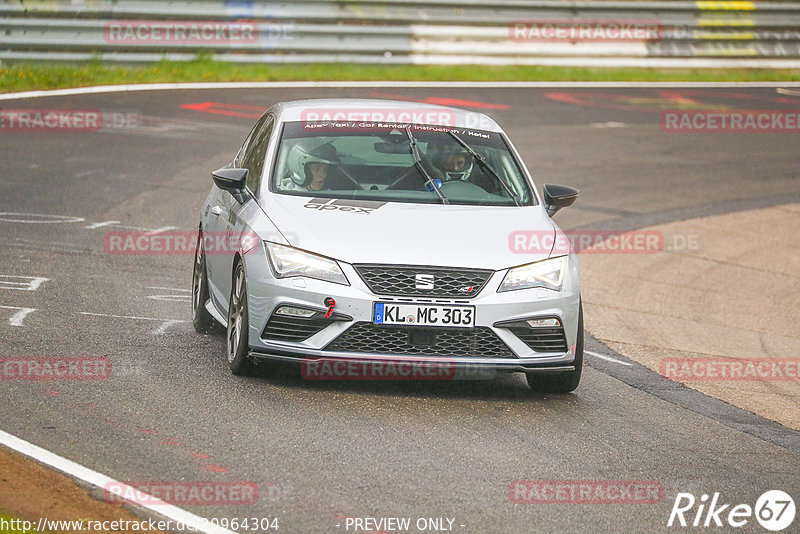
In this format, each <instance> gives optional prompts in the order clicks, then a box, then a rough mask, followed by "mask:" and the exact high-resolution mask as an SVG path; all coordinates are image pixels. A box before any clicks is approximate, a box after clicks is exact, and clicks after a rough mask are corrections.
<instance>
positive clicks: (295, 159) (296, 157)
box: [286, 142, 341, 187]
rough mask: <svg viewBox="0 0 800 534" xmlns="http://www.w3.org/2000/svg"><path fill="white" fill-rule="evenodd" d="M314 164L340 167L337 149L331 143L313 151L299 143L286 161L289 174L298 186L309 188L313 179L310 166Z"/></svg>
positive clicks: (291, 150) (290, 151)
mask: <svg viewBox="0 0 800 534" xmlns="http://www.w3.org/2000/svg"><path fill="white" fill-rule="evenodd" d="M312 163H323V164H325V165H338V164H339V163H341V161H340V160H339V155H338V154H337V153H336V148H335V147H334V146H333V145H332V144H330V143H329V142H326V143H324V144H322V145H319V146H317V147H314V148H312V149H309V148H307V147H305V146H303V145H302V144H301V143H297V144H296V145H294V146H293V147H292V148H291V149H290V150H289V155H288V157H287V161H286V167H287V174H288V175H289V177H290V178H291V179H292V181H293V182H294V183H296V184H297V185H299V186H301V187H307V186H308V184H310V183H311V178H312V176H311V171H310V170H309V168H308V166H309V165H311V164H312Z"/></svg>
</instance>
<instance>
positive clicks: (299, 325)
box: [261, 313, 333, 342]
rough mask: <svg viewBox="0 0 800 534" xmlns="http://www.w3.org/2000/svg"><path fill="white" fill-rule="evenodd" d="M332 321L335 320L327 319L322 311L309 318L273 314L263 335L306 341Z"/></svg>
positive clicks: (271, 337)
mask: <svg viewBox="0 0 800 534" xmlns="http://www.w3.org/2000/svg"><path fill="white" fill-rule="evenodd" d="M331 323H333V321H332V320H331V319H325V318H324V317H323V314H322V313H318V314H317V315H315V316H314V317H311V318H308V319H304V318H302V317H289V316H284V315H275V314H272V317H270V318H269V321H268V322H267V326H266V327H264V332H263V333H262V334H261V337H262V338H263V339H272V340H276V341H293V342H299V341H305V340H306V339H308V338H310V337H311V336H313V335H314V334H316V333H317V332H319V331H320V330H322V329H323V328H325V327H326V326H328V325H330V324H331Z"/></svg>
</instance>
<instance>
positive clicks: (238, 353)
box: [227, 261, 255, 376]
mask: <svg viewBox="0 0 800 534" xmlns="http://www.w3.org/2000/svg"><path fill="white" fill-rule="evenodd" d="M249 329H250V323H249V320H248V314H247V279H246V278H245V273H244V263H242V262H241V261H239V262H237V263H236V267H235V268H234V269H233V284H232V286H231V298H230V300H229V301H228V335H227V338H228V366H229V367H230V369H231V373H233V374H235V375H240V376H247V375H251V374H253V371H254V367H255V366H254V365H253V361H252V360H251V359H250V357H249V356H248V355H247V353H248V351H249V350H250V346H249V342H248V339H249V338H248V331H249Z"/></svg>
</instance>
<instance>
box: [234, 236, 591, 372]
mask: <svg viewBox="0 0 800 534" xmlns="http://www.w3.org/2000/svg"><path fill="white" fill-rule="evenodd" d="M244 260H245V268H246V272H247V283H248V309H249V319H250V325H249V326H250V328H249V339H250V355H251V356H252V357H254V358H261V359H269V360H274V361H295V362H297V361H303V360H306V361H309V360H311V361H316V360H325V359H333V360H346V361H352V362H362V363H363V362H384V363H386V362H409V361H416V362H419V361H424V362H425V363H429V364H433V365H436V364H447V365H451V366H456V367H462V366H463V367H472V368H474V367H486V368H490V369H495V370H498V371H509V372H512V371H522V372H533V371H569V370H572V369H573V368H574V367H573V365H572V364H573V361H574V359H575V344H576V340H577V328H578V309H579V305H580V292H579V271H578V262H577V258H576V257H575V256H574V255H573V256H571V257H570V262H569V270H568V273H567V277H566V281H565V285H564V289H563V290H562V291H559V292H556V291H551V290H547V289H538V288H537V289H524V290H519V291H509V292H503V293H498V292H497V288H498V287H499V285H500V283H501V282H502V280H503V277H504V276H505V274H506V272H507V271H506V270H501V271H497V272H495V273H494V274H493V275H492V276H491V277H490V278H489V280H488V282H487V283H486V285H485V286H484V288H483V289H482V290H481V292H480V293H479V294H478V295H477V296H475V297H473V298H470V299H440V298H417V297H384V296H379V295H376V294H375V293H373V292H372V291H370V289H369V287H368V286H367V285H366V284H365V283H364V281H363V280H362V279H361V277H360V276H359V275H358V273H357V272H356V270H355V268H354V267H353V266H352V265H349V264H346V263H343V262H339V264H340V266H341V268H342V271H343V272H344V274H345V276H346V277H347V279H348V281H349V283H350V285H349V286H345V285H341V284H334V283H331V282H324V281H321V280H315V279H310V278H305V277H294V278H276V277H275V276H274V274H273V272H272V270H271V268H270V267H269V262H268V260H267V257H266V251H265V250H264V247H263V244H262V245H260V246H259V247H258V250H252V251H250V253H248V254H247V255H246V256H245V258H244ZM328 297H331V298H333V299H335V301H336V306H335V309H334V311H335V312H336V313H337V314H341V315H343V316H345V317H347V318H348V319H352V320H339V321H335V322H332V323H331V324H330V325H329V326H326V327H324V328H322V329H321V330H320V331H318V332H317V333H315V334H313V335H311V336H310V337H308V338H307V339H304V340H302V341H298V342H290V341H281V340H275V339H265V338H263V337H262V335H263V333H264V330H265V327H266V326H267V322H268V321H269V319H270V317H272V314H273V312H274V311H275V310H276V309H277V308H278V307H280V306H285V305H291V306H298V307H302V308H306V309H312V310H318V311H320V312H324V311H325V309H326V307H325V305H324V301H325V299H326V298H328ZM375 302H418V303H426V304H446V305H471V306H475V328H476V329H477V328H481V329H484V330H486V329H488V330H490V331H491V332H492V333H493V335H494V336H496V337H497V338H498V339H499V340H500V341H501V342H502V343H503V344H504V345H505V346H506V347H507V348H508V349H509V350H508V351H505V352H504V353H503V355H502V356H492V357H487V356H485V355H481V354H478V353H476V354H463V351H462V354H458V355H450V354H447V350H446V346H445V347H440V346H439V347H437V350H436V351H432V352H433V353H432V354H425V351H424V350H423V351H421V353H419V354H409V353H407V352H406V353H403V354H398V353H392V352H391V351H382V350H381V351H370V352H351V351H338V350H331V349H330V348H329V345H332V344H333V342H334V341H335V340H337V339H338V338H340V336H342V335H343V334H344V333H345V332H346V331H347V330H348V329H350V328H352V327H354V325H357V324H364V323H369V324H371V323H372V320H373V317H372V315H373V308H374V303H375ZM541 317H557V318H558V319H559V320H560V321H561V324H562V326H563V329H564V336H565V338H566V347H567V350H561V351H557V352H537V351H535V350H533V349H532V348H531V347H530V346H529V345H528V344H526V343H525V342H523V340H521V339H520V337H518V336H517V335H515V334H514V333H513V332H512V331H511V329H509V328H504V327H502V326H497V325H498V323H501V324H502V323H509V322H513V321H517V320H523V319H531V318H541ZM380 328H384V327H380ZM385 328H391V327H385ZM405 328H406V329H414V328H416V329H425V328H427V327H420V326H411V327H405ZM431 331H434V332H437V331H440V330H434V329H431ZM443 348H444V349H445V350H442V349H443Z"/></svg>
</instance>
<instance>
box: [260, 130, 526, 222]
mask: <svg viewBox="0 0 800 534" xmlns="http://www.w3.org/2000/svg"><path fill="white" fill-rule="evenodd" d="M451 132H452V133H453V134H456V135H455V136H454V135H451ZM459 140H460V141H463V143H461V142H459ZM412 144H416V150H412ZM271 189H272V190H273V191H275V192H278V193H283V194H291V195H301V196H314V197H326V198H348V199H368V200H382V201H388V202H412V203H448V204H459V205H474V206H514V205H530V204H532V203H533V199H534V197H533V195H532V193H531V190H530V188H529V186H528V184H527V182H526V180H525V178H524V175H523V174H522V171H521V170H520V168H519V166H518V165H517V162H516V160H515V159H514V157H513V156H512V154H511V151H510V150H509V148H508V145H507V144H506V142H505V140H504V139H503V136H502V135H501V134H499V133H496V132H487V131H483V130H473V129H468V128H454V127H442V126H425V125H396V124H372V123H370V124H363V123H359V124H354V123H311V122H287V123H285V125H284V129H283V136H282V140H281V144H280V149H279V152H278V156H277V165H276V166H275V173H274V174H273V176H272V185H271ZM515 197H517V198H516V199H515Z"/></svg>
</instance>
